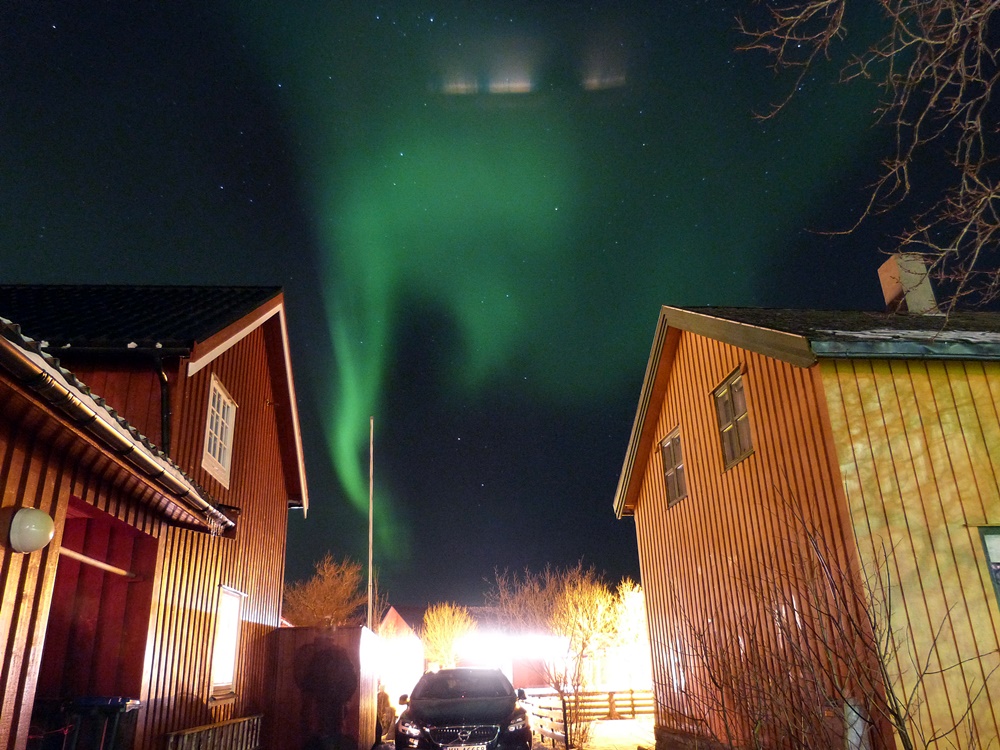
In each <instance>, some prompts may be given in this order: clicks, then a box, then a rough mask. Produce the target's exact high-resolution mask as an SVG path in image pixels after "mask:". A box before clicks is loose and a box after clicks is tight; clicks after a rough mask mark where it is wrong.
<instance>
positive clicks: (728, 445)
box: [715, 370, 753, 469]
mask: <svg viewBox="0 0 1000 750" xmlns="http://www.w3.org/2000/svg"><path fill="white" fill-rule="evenodd" d="M715 413H716V414H717V415H718V417H719V434H720V435H721V437H722V460H723V463H724V464H725V466H726V468H727V469H728V468H729V467H730V466H735V465H736V464H738V463H739V462H740V461H742V460H743V459H744V458H746V457H747V456H749V455H750V454H751V453H753V443H751V441H750V417H749V416H748V415H747V397H746V393H745V392H744V390H743V376H742V375H741V374H740V372H739V370H737V371H736V372H734V373H733V374H732V375H730V376H729V377H728V378H726V379H725V381H723V383H722V385H720V386H719V387H718V388H716V389H715Z"/></svg>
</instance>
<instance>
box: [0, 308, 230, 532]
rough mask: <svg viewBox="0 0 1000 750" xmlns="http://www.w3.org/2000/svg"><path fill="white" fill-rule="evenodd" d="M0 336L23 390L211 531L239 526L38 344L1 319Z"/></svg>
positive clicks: (0, 354)
mask: <svg viewBox="0 0 1000 750" xmlns="http://www.w3.org/2000/svg"><path fill="white" fill-rule="evenodd" d="M0 333H2V335H0V365H2V366H3V367H4V368H5V369H6V370H8V371H9V372H10V373H11V374H12V375H13V376H14V377H15V378H16V379H17V380H19V381H20V382H21V383H22V384H23V385H24V386H26V387H27V388H29V389H30V390H32V391H33V392H35V393H36V394H37V395H38V396H39V397H40V398H41V399H42V400H44V401H45V402H47V403H48V404H49V405H50V406H51V407H53V408H54V409H56V410H58V411H59V412H61V413H62V414H63V415H65V416H66V417H67V418H68V419H69V420H70V421H71V422H72V423H73V424H75V425H76V426H77V427H79V428H80V429H81V430H83V431H84V432H85V433H87V434H88V435H90V436H91V437H93V438H95V439H96V440H98V441H99V442H100V443H102V444H103V445H104V446H106V447H107V448H108V449H109V450H110V451H111V452H113V453H114V454H115V455H117V456H118V457H119V458H121V459H122V460H124V461H125V462H126V463H128V464H129V465H130V466H131V467H132V468H134V469H136V470H137V471H138V472H139V473H140V474H142V475H143V476H145V477H146V478H147V479H149V480H150V481H151V482H153V483H154V484H155V485H157V486H158V487H159V488H160V489H161V490H162V491H164V493H165V494H166V495H169V496H171V497H172V499H173V500H174V501H175V502H176V503H177V504H178V505H179V506H181V508H182V509H183V510H184V511H186V512H187V513H188V514H190V515H193V516H194V517H195V518H196V519H197V520H200V521H202V522H203V523H204V524H205V525H206V526H208V528H209V529H221V530H226V529H228V528H233V527H235V525H236V524H235V523H233V521H232V520H230V519H229V518H227V517H226V515H225V514H223V513H222V512H220V511H219V510H218V509H216V508H215V506H214V505H212V503H211V502H209V501H208V500H207V499H206V498H205V497H203V496H202V494H201V492H200V491H199V488H198V487H196V486H195V484H194V483H193V481H192V480H191V479H189V478H188V477H187V476H185V475H184V473H183V472H182V471H181V470H180V469H179V468H178V467H177V466H176V464H174V463H173V462H172V461H169V460H168V459H165V458H163V457H161V456H158V455H156V449H155V448H153V447H152V445H151V444H150V443H149V442H148V441H147V440H145V439H144V438H142V436H141V435H140V434H139V433H138V431H137V430H136V429H135V428H134V427H132V426H131V425H129V424H128V423H127V422H126V421H125V420H124V419H122V418H121V417H120V416H118V414H117V413H115V412H114V411H113V410H112V409H110V408H108V407H106V406H104V405H103V404H102V403H101V402H100V401H98V400H97V399H96V398H95V397H94V396H92V395H90V394H87V393H85V392H84V391H81V390H80V388H79V387H77V386H76V385H74V384H73V383H72V382H71V380H70V379H72V381H76V383H79V381H77V380H76V378H75V376H73V374H72V373H70V372H68V371H67V370H63V369H62V368H59V367H58V361H57V360H55V359H54V358H52V357H48V356H47V355H44V354H42V353H41V350H40V347H38V344H37V342H35V341H33V340H31V339H29V338H27V337H25V336H23V335H22V334H21V333H20V329H19V328H18V327H17V326H16V325H14V324H11V323H9V322H8V321H6V320H4V319H2V318H0ZM67 376H68V377H67ZM88 401H90V402H92V403H88Z"/></svg>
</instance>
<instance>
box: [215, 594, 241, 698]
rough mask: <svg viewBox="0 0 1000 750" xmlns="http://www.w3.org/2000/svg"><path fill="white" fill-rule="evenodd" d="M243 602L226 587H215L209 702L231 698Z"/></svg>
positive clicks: (234, 694) (238, 595) (233, 694)
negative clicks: (213, 636) (215, 610)
mask: <svg viewBox="0 0 1000 750" xmlns="http://www.w3.org/2000/svg"><path fill="white" fill-rule="evenodd" d="M244 598H246V597H245V595H244V594H241V593H240V592H239V591H236V590H235V589H231V588H229V587H228V586H220V587H219V609H218V612H217V614H216V616H215V646H214V648H213V649H212V698H214V699H215V700H225V699H227V698H231V697H235V696H236V692H235V685H236V656H237V654H239V646H240V614H241V612H242V609H243V599H244Z"/></svg>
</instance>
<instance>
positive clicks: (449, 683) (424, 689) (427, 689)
mask: <svg viewBox="0 0 1000 750" xmlns="http://www.w3.org/2000/svg"><path fill="white" fill-rule="evenodd" d="M513 695H514V689H513V688H512V687H511V686H510V683H509V682H508V681H507V678H506V677H504V676H503V675H502V674H501V673H499V672H464V671H462V672H449V671H442V672H437V673H435V674H425V675H424V676H423V677H421V678H420V682H418V683H417V685H416V687H414V688H413V695H412V696H411V697H412V698H414V699H416V700H440V699H449V698H504V697H508V696H513Z"/></svg>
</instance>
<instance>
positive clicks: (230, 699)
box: [208, 690, 236, 708]
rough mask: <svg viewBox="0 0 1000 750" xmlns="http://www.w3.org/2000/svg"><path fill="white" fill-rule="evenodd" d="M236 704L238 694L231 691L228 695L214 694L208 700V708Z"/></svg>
mask: <svg viewBox="0 0 1000 750" xmlns="http://www.w3.org/2000/svg"><path fill="white" fill-rule="evenodd" d="M235 702H236V693H234V692H233V691H232V690H230V691H229V692H228V693H213V694H212V696H211V697H210V698H209V699H208V707H209V708H212V707H214V706H227V705H229V704H230V703H235Z"/></svg>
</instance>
